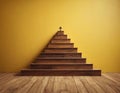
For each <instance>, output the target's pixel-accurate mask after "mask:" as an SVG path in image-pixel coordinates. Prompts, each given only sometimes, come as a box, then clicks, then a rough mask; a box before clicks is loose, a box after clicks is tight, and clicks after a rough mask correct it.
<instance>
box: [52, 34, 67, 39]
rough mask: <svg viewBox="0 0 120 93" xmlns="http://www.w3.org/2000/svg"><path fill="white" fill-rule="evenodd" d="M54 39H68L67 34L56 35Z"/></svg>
mask: <svg viewBox="0 0 120 93" xmlns="http://www.w3.org/2000/svg"><path fill="white" fill-rule="evenodd" d="M53 39H67V35H55V36H54V37H53Z"/></svg>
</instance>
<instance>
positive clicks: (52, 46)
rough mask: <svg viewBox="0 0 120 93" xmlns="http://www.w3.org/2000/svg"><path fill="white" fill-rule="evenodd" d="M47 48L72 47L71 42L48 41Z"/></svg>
mask: <svg viewBox="0 0 120 93" xmlns="http://www.w3.org/2000/svg"><path fill="white" fill-rule="evenodd" d="M47 47H48V48H73V47H74V44H73V43H50V44H48V46H47Z"/></svg>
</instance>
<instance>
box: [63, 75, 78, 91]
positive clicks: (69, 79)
mask: <svg viewBox="0 0 120 93" xmlns="http://www.w3.org/2000/svg"><path fill="white" fill-rule="evenodd" d="M64 81H65V84H66V88H67V91H68V93H78V90H77V87H76V84H75V81H74V80H73V78H72V76H67V77H64Z"/></svg>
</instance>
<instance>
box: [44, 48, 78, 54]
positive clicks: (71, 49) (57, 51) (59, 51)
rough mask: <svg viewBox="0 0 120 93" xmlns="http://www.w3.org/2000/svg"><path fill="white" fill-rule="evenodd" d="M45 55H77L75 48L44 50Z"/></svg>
mask: <svg viewBox="0 0 120 93" xmlns="http://www.w3.org/2000/svg"><path fill="white" fill-rule="evenodd" d="M44 52H45V53H66V52H68V53H77V48H46V49H45V50H44Z"/></svg>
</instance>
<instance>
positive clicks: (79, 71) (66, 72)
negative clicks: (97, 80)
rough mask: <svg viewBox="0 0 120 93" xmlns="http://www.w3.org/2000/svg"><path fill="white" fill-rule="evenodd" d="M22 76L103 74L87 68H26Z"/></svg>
mask: <svg viewBox="0 0 120 93" xmlns="http://www.w3.org/2000/svg"><path fill="white" fill-rule="evenodd" d="M20 75H22V76H101V70H91V69H90V70H88V69H87V70H85V69H77V70H74V69H72V70H71V69H24V70H22V71H21V73H20Z"/></svg>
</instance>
